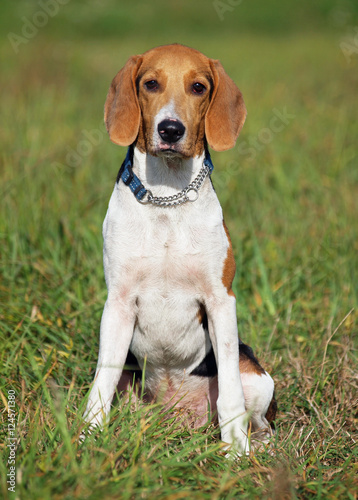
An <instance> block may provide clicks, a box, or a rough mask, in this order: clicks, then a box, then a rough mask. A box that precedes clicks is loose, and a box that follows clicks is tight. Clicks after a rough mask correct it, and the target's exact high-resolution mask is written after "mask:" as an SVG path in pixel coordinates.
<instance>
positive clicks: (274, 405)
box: [265, 396, 277, 424]
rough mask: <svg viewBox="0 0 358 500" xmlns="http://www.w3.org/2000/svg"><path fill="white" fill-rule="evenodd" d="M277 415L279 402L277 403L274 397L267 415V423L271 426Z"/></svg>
mask: <svg viewBox="0 0 358 500" xmlns="http://www.w3.org/2000/svg"><path fill="white" fill-rule="evenodd" d="M276 413H277V402H276V399H275V396H273V398H272V399H271V403H270V406H269V407H268V409H267V412H266V415H265V417H266V419H267V421H268V422H269V423H270V424H271V423H272V422H273V421H274V420H275V418H276Z"/></svg>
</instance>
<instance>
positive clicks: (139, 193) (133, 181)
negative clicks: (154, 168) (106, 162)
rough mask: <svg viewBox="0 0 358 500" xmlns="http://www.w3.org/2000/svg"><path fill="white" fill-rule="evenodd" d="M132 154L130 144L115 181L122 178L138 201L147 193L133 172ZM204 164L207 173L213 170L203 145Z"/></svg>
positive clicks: (132, 148) (208, 154) (207, 151)
mask: <svg viewBox="0 0 358 500" xmlns="http://www.w3.org/2000/svg"><path fill="white" fill-rule="evenodd" d="M133 154H134V146H133V144H131V145H130V146H129V148H128V151H127V155H126V157H125V159H124V161H123V163H122V166H121V168H120V170H119V172H118V175H117V181H116V182H117V183H118V182H119V181H120V179H122V181H123V182H124V184H125V185H126V186H128V187H129V188H130V190H131V191H132V193H133V194H134V196H135V197H136V199H137V200H138V201H141V200H142V199H143V198H144V196H145V195H146V194H147V189H146V188H145V187H144V186H143V184H142V182H141V180H140V179H139V177H138V176H137V175H136V174H135V173H134V172H133V168H132V166H133ZM204 165H205V166H206V167H208V169H209V175H211V173H212V171H213V170H214V165H213V163H212V161H211V156H210V153H209V150H208V147H207V146H206V145H205V158H204Z"/></svg>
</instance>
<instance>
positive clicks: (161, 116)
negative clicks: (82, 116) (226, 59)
mask: <svg viewBox="0 0 358 500" xmlns="http://www.w3.org/2000/svg"><path fill="white" fill-rule="evenodd" d="M104 116H105V122H106V126H107V130H108V132H109V135H110V138H111V140H112V141H113V142H114V143H116V144H119V145H120V146H129V145H130V144H132V143H134V142H135V141H136V145H137V147H138V148H139V149H140V150H141V151H143V152H147V153H149V154H151V155H153V156H163V155H165V156H170V155H173V156H180V157H183V158H189V157H193V156H198V155H199V154H201V153H202V151H203V149H204V142H205V137H206V140H207V142H208V143H209V145H210V146H211V147H212V148H213V149H214V150H215V151H224V150H226V149H230V148H232V147H233V146H234V145H235V142H236V139H237V137H238V135H239V133H240V130H241V128H242V126H243V124H244V121H245V117H246V108H245V104H244V100H243V97H242V95H241V92H240V91H239V89H238V88H237V87H236V85H235V83H234V82H233V81H232V80H231V78H229V76H228V75H227V74H226V73H225V71H224V69H223V67H222V65H221V64H220V62H219V61H215V60H213V59H209V58H208V57H206V56H204V55H203V54H201V53H200V52H198V51H197V50H194V49H190V48H188V47H185V46H183V45H179V44H173V45H165V46H161V47H157V48H155V49H152V50H149V51H148V52H145V53H144V54H142V55H137V56H133V57H131V58H130V59H129V60H128V61H127V63H126V65H125V66H124V67H123V68H122V69H121V70H120V71H119V73H117V75H116V76H115V77H114V79H113V81H112V84H111V86H110V89H109V92H108V95H107V100H106V104H105V115H104Z"/></svg>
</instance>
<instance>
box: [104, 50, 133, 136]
mask: <svg viewBox="0 0 358 500" xmlns="http://www.w3.org/2000/svg"><path fill="white" fill-rule="evenodd" d="M141 63H142V57H141V56H132V57H131V58H130V59H128V61H127V63H126V64H125V66H124V67H123V68H122V69H121V70H120V71H119V72H118V73H117V74H116V76H115V77H114V78H113V80H112V83H111V86H110V87H109V90H108V94H107V99H106V103H105V105H104V121H105V123H106V127H107V130H108V133H109V137H110V139H111V141H112V142H114V143H115V144H118V145H119V146H129V145H130V144H132V143H133V142H134V141H135V140H136V138H137V135H138V131H139V125H140V120H141V112H140V107H139V103H138V98H137V91H136V78H137V74H138V70H139V67H140V65H141Z"/></svg>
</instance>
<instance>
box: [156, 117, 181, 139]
mask: <svg viewBox="0 0 358 500" xmlns="http://www.w3.org/2000/svg"><path fill="white" fill-rule="evenodd" d="M158 133H159V135H160V137H161V138H162V139H163V141H165V142H167V143H169V144H174V143H175V142H178V141H179V139H181V138H182V137H183V135H184V133H185V127H184V125H183V124H182V123H181V122H180V121H179V120H169V119H167V120H163V121H162V122H160V123H159V125H158Z"/></svg>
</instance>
